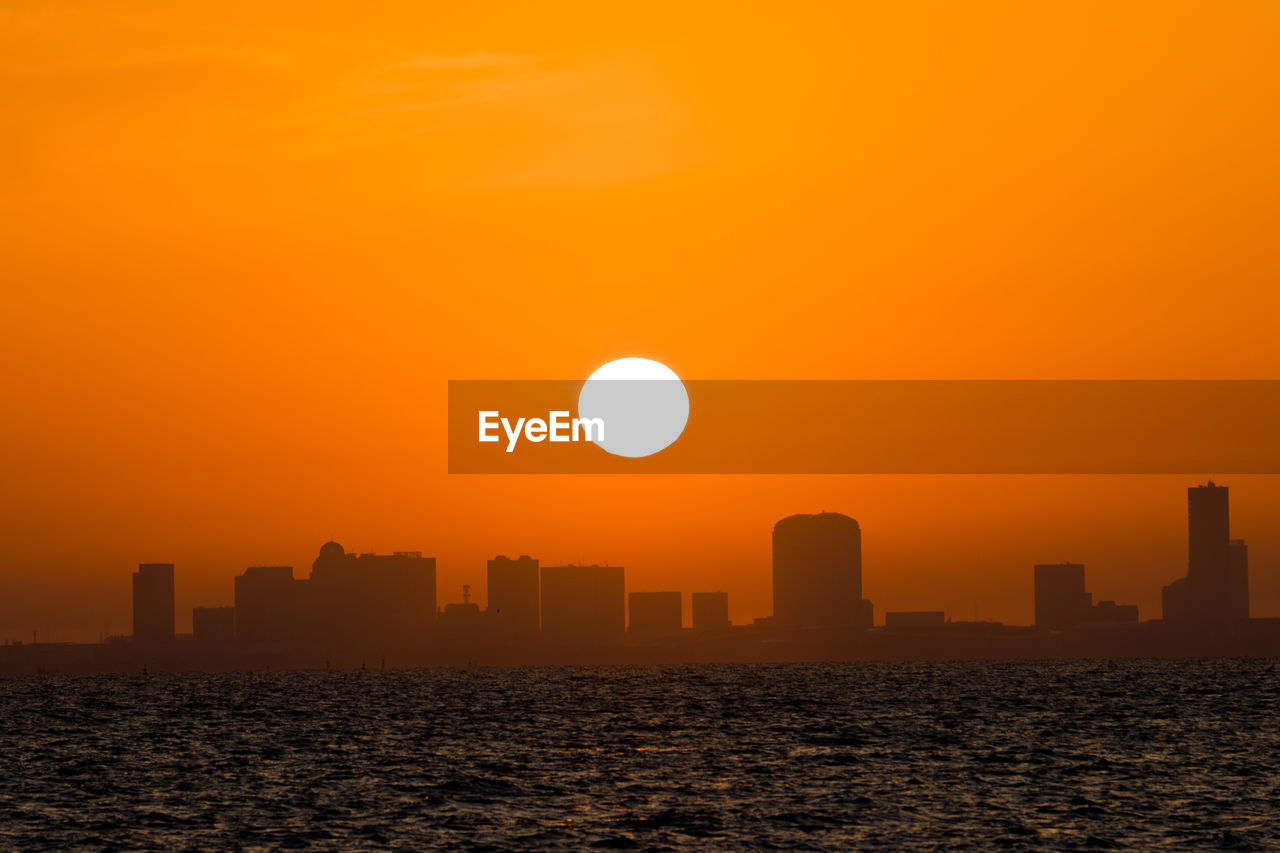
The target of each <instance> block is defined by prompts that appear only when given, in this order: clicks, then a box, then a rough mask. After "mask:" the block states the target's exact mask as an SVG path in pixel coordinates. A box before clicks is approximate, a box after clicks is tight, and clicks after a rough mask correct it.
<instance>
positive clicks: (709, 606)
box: [691, 592, 730, 631]
mask: <svg viewBox="0 0 1280 853" xmlns="http://www.w3.org/2000/svg"><path fill="white" fill-rule="evenodd" d="M691 599H692V610H693V630H695V631H717V630H721V629H724V628H728V627H729V626H730V623H729V593H727V592H695V593H693V595H692V596H691Z"/></svg>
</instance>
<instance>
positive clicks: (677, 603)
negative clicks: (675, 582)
mask: <svg viewBox="0 0 1280 853" xmlns="http://www.w3.org/2000/svg"><path fill="white" fill-rule="evenodd" d="M682 607H683V604H682V602H681V600H680V593H678V592H633V593H631V594H629V595H628V596H627V630H628V631H630V632H631V633H632V634H651V635H652V634H677V633H679V632H680V626H681V608H682Z"/></svg>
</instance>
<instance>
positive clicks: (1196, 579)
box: [1161, 480, 1249, 622]
mask: <svg viewBox="0 0 1280 853" xmlns="http://www.w3.org/2000/svg"><path fill="white" fill-rule="evenodd" d="M1228 494H1229V491H1228V489H1227V487H1226V486H1218V485H1214V483H1213V481H1212V480H1210V481H1209V483H1208V484H1207V485H1204V486H1192V487H1191V488H1189V489H1187V574H1186V576H1185V577H1182V578H1179V579H1178V580H1175V581H1174V582H1173V583H1171V584H1169V585H1168V586H1166V587H1164V589H1163V590H1162V595H1161V599H1162V601H1161V603H1162V614H1163V616H1164V618H1165V619H1167V620H1169V621H1171V622H1191V621H1222V620H1235V619H1248V618H1249V549H1248V547H1247V546H1246V545H1245V543H1244V540H1243V539H1232V538H1231V512H1230V503H1229V499H1228Z"/></svg>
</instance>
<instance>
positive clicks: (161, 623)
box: [133, 563, 173, 643]
mask: <svg viewBox="0 0 1280 853" xmlns="http://www.w3.org/2000/svg"><path fill="white" fill-rule="evenodd" d="M133 639H134V641H135V642H138V643H163V642H168V641H171V640H172V639H173V563H142V564H140V565H139V566H138V570H137V571H136V572H134V573H133Z"/></svg>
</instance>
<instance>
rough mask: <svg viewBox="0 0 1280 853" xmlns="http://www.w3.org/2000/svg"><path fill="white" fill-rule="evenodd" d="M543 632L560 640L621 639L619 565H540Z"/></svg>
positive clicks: (622, 608) (622, 615)
mask: <svg viewBox="0 0 1280 853" xmlns="http://www.w3.org/2000/svg"><path fill="white" fill-rule="evenodd" d="M541 593H542V633H543V634H544V635H547V636H548V637H551V638H554V639H557V640H562V641H601V640H604V641H608V640H616V639H620V638H621V636H622V631H623V628H624V625H625V620H626V616H627V603H626V596H625V594H624V573H623V568H622V566H574V565H568V566H543V568H542V583H541Z"/></svg>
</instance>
